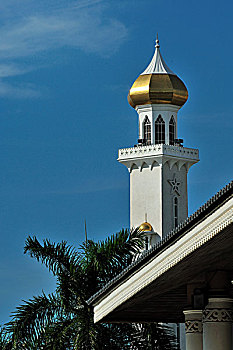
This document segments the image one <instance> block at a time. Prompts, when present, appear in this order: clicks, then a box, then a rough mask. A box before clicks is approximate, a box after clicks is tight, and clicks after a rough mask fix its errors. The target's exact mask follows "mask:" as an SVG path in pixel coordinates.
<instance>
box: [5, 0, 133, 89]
mask: <svg viewBox="0 0 233 350" xmlns="http://www.w3.org/2000/svg"><path fill="white" fill-rule="evenodd" d="M33 5H34V6H33ZM13 7H14V13H15V16H14V17H12V12H11V11H10V9H12V8H13ZM20 10H21V11H20ZM105 11H106V5H105V1H103V0H82V1H70V2H69V4H67V2H65V1H62V0H60V1H59V0H58V1H56V2H55V1H53V0H51V2H50V3H49V4H48V2H47V1H44V0H42V1H40V2H39V5H38V2H36V1H28V0H22V1H20V2H18V1H15V0H9V3H8V4H7V5H5V6H4V5H3V4H1V5H0V12H1V14H0V23H2V24H0V78H6V77H12V76H14V75H19V74H25V73H27V72H29V71H30V70H31V69H33V68H34V69H35V68H37V67H30V68H26V69H25V66H23V65H22V60H25V59H30V57H35V56H36V57H37V58H38V59H39V58H40V54H41V53H43V54H44V53H45V52H50V53H51V52H52V51H53V50H57V49H61V48H66V47H70V48H74V49H79V50H82V51H84V52H88V53H94V54H98V55H101V56H105V57H108V56H110V55H112V54H113V53H114V52H116V51H117V50H118V49H119V47H120V45H121V44H122V42H124V40H125V39H126V37H127V28H126V27H125V25H124V24H123V23H122V22H120V21H119V20H117V19H115V18H113V17H112V18H111V17H109V16H107V15H106V14H105ZM20 13H21V15H20ZM22 14H23V15H22ZM6 18H7V21H6ZM9 62H10V63H9ZM5 91H7V89H6V90H5ZM0 95H1V90H0ZM26 95H27V94H26ZM29 95H30V94H29ZM32 95H33V94H32Z"/></svg>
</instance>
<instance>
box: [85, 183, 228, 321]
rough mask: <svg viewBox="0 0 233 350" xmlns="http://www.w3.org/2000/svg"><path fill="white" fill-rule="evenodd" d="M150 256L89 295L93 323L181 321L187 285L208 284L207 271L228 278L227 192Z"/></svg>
mask: <svg viewBox="0 0 233 350" xmlns="http://www.w3.org/2000/svg"><path fill="white" fill-rule="evenodd" d="M231 190H232V189H231ZM168 241H169V239H168ZM165 243H166V242H165ZM163 246H164V247H163ZM151 255H152V256H151V257H150V254H149V255H148V257H144V259H142V262H141V263H138V264H136V268H134V269H130V270H129V273H123V274H122V277H121V276H120V277H118V278H117V280H116V282H115V283H110V285H109V286H107V287H106V288H105V289H104V290H103V291H102V293H99V294H97V295H96V297H94V298H92V300H91V301H90V303H91V304H92V305H93V306H94V320H95V322H111V323H112V322H183V321H184V316H183V311H184V310H185V308H186V307H187V306H188V305H189V303H190V302H191V301H190V293H189V290H190V288H191V289H192V286H198V287H199V288H200V287H203V288H206V287H208V283H209V282H208V281H209V279H211V276H212V275H211V274H213V273H216V272H217V271H222V270H224V271H229V274H230V276H229V282H230V281H231V271H233V197H232V191H231V195H230V196H228V197H227V198H225V199H224V201H223V200H221V203H220V204H219V205H218V206H215V209H214V210H212V211H211V212H209V213H205V215H204V216H203V217H202V218H201V220H199V221H197V222H195V221H194V222H193V224H192V225H191V226H190V227H189V228H188V229H187V230H186V231H185V232H183V233H182V232H181V234H180V235H178V236H176V237H175V239H173V240H171V242H170V243H169V244H167V245H166V244H164V245H162V249H159V250H158V252H156V251H155V252H154V253H153V254H151ZM113 282H114V281H113Z"/></svg>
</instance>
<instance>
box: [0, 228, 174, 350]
mask: <svg viewBox="0 0 233 350" xmlns="http://www.w3.org/2000/svg"><path fill="white" fill-rule="evenodd" d="M143 243H144V242H143V234H142V233H141V232H140V231H139V230H134V231H128V230H121V231H120V232H119V233H117V234H115V235H112V236H111V237H109V238H107V239H106V240H105V241H100V242H93V241H92V240H87V241H86V242H84V243H83V244H82V245H81V246H80V248H79V249H78V250H75V249H74V248H73V247H72V246H70V245H68V244H67V242H64V241H63V242H61V243H53V242H50V241H49V240H48V239H45V240H44V241H43V243H40V242H39V241H38V240H37V238H36V237H28V238H27V240H26V243H25V249H24V252H25V253H27V254H29V256H31V257H32V258H35V259H36V260H37V261H39V262H41V263H42V264H44V265H45V266H46V267H47V268H48V269H49V271H51V272H52V273H53V275H54V276H55V277H56V279H57V287H56V290H55V292H54V293H53V294H51V295H47V296H46V295H45V294H44V293H43V292H42V294H41V295H40V296H36V297H33V298H32V299H30V300H28V301H24V303H23V304H22V305H20V306H19V307H18V308H17V309H16V311H15V312H14V313H13V314H12V320H11V322H9V323H8V324H7V330H4V332H5V333H3V334H2V342H4V341H5V340H4V334H5V335H6V341H5V343H6V344H5V345H2V348H0V350H1V349H3V350H8V349H17V350H21V349H24V350H25V349H30V350H34V349H37V350H76V349H78V350H89V349H90V350H104V349H106V350H107V349H112V350H122V349H135V350H136V349H155V350H156V349H157V350H160V349H163V350H167V349H170V350H171V349H176V347H175V346H174V344H175V343H174V339H173V337H172V335H171V332H170V330H168V329H165V328H164V327H161V326H159V325H158V324H153V325H135V324H111V325H106V324H97V325H96V324H94V322H93V311H92V309H91V308H90V307H89V306H88V304H87V303H86V300H88V299H89V298H90V297H91V296H92V295H93V294H95V293H96V292H97V291H98V290H99V289H100V288H101V287H102V286H103V285H104V284H105V283H106V282H108V281H109V280H111V279H112V278H113V277H114V276H116V275H117V274H119V272H121V271H122V269H124V268H125V267H126V266H128V265H129V264H130V263H131V262H132V259H133V257H134V256H135V254H137V253H139V252H140V250H141V249H142V247H143ZM9 335H10V338H9ZM4 346H8V348H7V347H5V348H4Z"/></svg>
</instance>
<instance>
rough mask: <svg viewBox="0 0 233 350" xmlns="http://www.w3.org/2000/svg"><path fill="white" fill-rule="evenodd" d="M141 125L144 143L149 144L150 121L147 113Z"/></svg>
mask: <svg viewBox="0 0 233 350" xmlns="http://www.w3.org/2000/svg"><path fill="white" fill-rule="evenodd" d="M143 126H144V142H145V144H146V145H150V144H151V123H150V121H149V118H148V117H147V115H146V118H145V120H144V122H143Z"/></svg>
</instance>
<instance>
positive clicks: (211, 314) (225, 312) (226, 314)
mask: <svg viewBox="0 0 233 350" xmlns="http://www.w3.org/2000/svg"><path fill="white" fill-rule="evenodd" d="M203 322H233V311H232V310H231V309H217V308H216V309H205V310H204V311H203Z"/></svg>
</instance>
